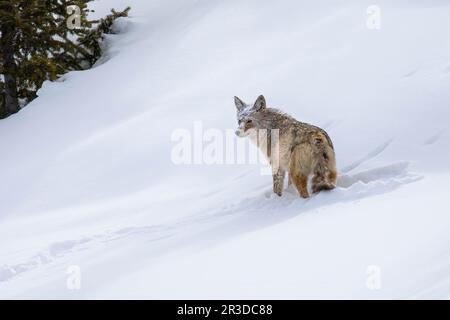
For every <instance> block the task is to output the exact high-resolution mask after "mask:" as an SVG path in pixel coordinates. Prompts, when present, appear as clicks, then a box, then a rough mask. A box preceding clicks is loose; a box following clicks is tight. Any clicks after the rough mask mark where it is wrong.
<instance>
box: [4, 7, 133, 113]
mask: <svg viewBox="0 0 450 320" xmlns="http://www.w3.org/2000/svg"><path fill="white" fill-rule="evenodd" d="M91 1H93V0H0V119H1V118H5V117H7V116H9V115H11V114H13V113H16V112H18V111H19V110H20V108H21V107H22V106H24V105H26V104H27V103H28V102H30V101H31V100H33V99H34V98H36V92H37V90H38V89H39V88H40V87H41V86H42V83H43V82H44V81H45V80H56V79H57V78H58V77H59V76H61V75H62V74H64V73H66V72H68V71H72V70H83V69H87V68H90V67H92V65H93V64H94V63H95V62H96V61H97V59H98V58H99V57H100V56H101V54H102V50H101V40H102V39H103V35H104V34H106V33H111V27H112V25H113V23H114V21H115V19H117V18H119V17H126V16H127V15H128V11H129V10H130V8H126V9H125V10H124V11H121V12H116V11H114V10H111V14H110V15H108V16H106V17H105V18H104V19H100V20H93V21H89V20H88V17H87V16H88V13H89V9H88V6H87V4H88V3H89V2H91Z"/></svg>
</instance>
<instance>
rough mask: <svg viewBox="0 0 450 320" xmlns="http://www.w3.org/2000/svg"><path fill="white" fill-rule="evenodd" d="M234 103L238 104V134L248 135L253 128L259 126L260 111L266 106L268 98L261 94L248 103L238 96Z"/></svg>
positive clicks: (239, 135) (240, 135) (241, 135)
mask: <svg viewBox="0 0 450 320" xmlns="http://www.w3.org/2000/svg"><path fill="white" fill-rule="evenodd" d="M234 104H235V105H236V111H237V121H238V129H237V130H236V135H237V136H238V137H246V136H248V135H249V134H250V132H251V131H252V129H257V128H258V122H259V118H260V117H258V115H259V112H260V111H261V110H263V109H265V108H266V99H264V96H262V95H261V96H259V97H258V99H256V102H255V103H254V104H253V105H251V104H246V103H245V102H243V101H242V100H241V99H239V98H238V97H234Z"/></svg>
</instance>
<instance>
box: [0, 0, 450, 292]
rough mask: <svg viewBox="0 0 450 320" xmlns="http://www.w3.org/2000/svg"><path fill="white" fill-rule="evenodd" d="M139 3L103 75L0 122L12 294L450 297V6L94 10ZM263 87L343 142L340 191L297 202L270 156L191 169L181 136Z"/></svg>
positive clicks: (218, 119)
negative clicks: (267, 169)
mask: <svg viewBox="0 0 450 320" xmlns="http://www.w3.org/2000/svg"><path fill="white" fill-rule="evenodd" d="M127 5H130V6H131V7H132V11H131V13H130V18H128V19H122V20H121V21H118V23H117V24H116V29H117V31H120V32H119V33H118V34H117V35H110V36H108V37H107V39H106V41H105V45H106V53H105V56H104V57H103V58H102V59H101V61H99V63H98V65H97V66H96V67H95V68H93V69H91V70H87V71H83V72H71V73H69V74H67V75H65V76H64V77H63V78H62V79H60V80H59V81H58V82H53V83H50V82H47V83H45V85H44V86H43V88H42V89H41V90H40V91H39V98H37V99H36V100H35V101H33V102H32V103H31V104H29V105H28V106H27V107H26V108H25V109H24V110H22V111H21V112H20V113H18V114H16V115H14V116H12V117H10V118H8V119H6V120H2V121H1V122H0V150H1V157H0V181H1V184H0V297H1V298H8V299H10V298H39V299H44V298H64V299H75V298H94V299H97V298H152V299H160V298H181V299H187V298H203V299H212V298H235V299H237V298H253V299H262V298H271V299H281V298H287V299H297V298H332V299H334V298H363V299H366V298H374V299H378V298H406V299H409V298H450V232H449V228H450V210H449V209H450V201H449V187H448V183H449V178H450V172H449V169H450V166H449V164H450V150H449V147H450V145H449V139H450V131H449V120H450V88H449V87H450V36H449V32H450V3H449V2H448V1H445V0H434V1H419V0H416V1H387V0H378V1H376V2H374V1H360V0H358V1H356V0H354V1H325V0H319V1H297V0H285V1H261V0H239V1H238V0H229V1H218V0H211V1H210V0H208V1H207V0H197V1H195V0H183V1H181V0H178V1H174V0H172V1H163V0H157V1H155V0H152V1H149V0H114V1H112V0H103V1H97V2H96V3H95V5H94V6H93V8H94V9H95V10H96V12H95V14H94V16H103V15H105V14H106V13H108V11H109V9H110V8H111V7H115V8H117V9H123V8H124V7H125V6H127ZM370 5H377V6H378V7H379V8H380V9H381V29H379V30H377V29H375V30H374V29H370V28H368V27H367V19H368V14H367V8H368V7H369V6H370ZM259 94H264V95H265V97H266V99H267V102H268V104H269V106H273V107H278V108H280V109H282V110H283V111H286V112H288V113H290V114H291V115H293V116H294V117H296V118H297V119H299V120H301V121H304V122H309V123H313V124H316V125H319V126H322V127H323V128H325V129H326V130H327V131H328V133H329V134H330V136H331V137H332V139H333V142H334V144H335V149H336V154H337V162H338V169H339V179H338V188H336V189H335V190H333V191H332V192H328V193H321V194H319V195H316V196H313V197H312V198H310V199H308V200H304V199H301V198H299V197H298V195H297V194H296V192H295V191H294V189H292V188H290V189H288V190H287V191H286V192H285V194H284V195H283V197H282V198H278V197H277V196H275V195H274V194H272V191H271V189H272V182H271V177H270V176H267V175H261V174H260V166H258V165H251V164H247V165H238V164H236V165H214V164H213V165H176V164H174V163H173V161H172V159H171V150H172V148H173V147H174V144H175V143H174V142H173V141H171V135H172V133H173V132H174V130H176V129H187V130H189V131H193V124H194V122H195V121H201V122H202V125H203V127H204V129H205V130H206V129H209V128H215V129H219V130H221V131H223V132H225V130H227V129H233V128H235V126H236V120H235V107H234V103H233V96H235V95H237V96H239V97H241V98H242V99H243V100H244V101H247V102H253V101H254V99H256V97H257V96H258V95H259ZM233 139H237V138H233ZM206 144H207V143H205V145H206ZM70 266H77V267H79V270H80V272H81V288H80V289H79V290H70V289H69V288H68V287H67V281H68V278H69V277H70V274H68V273H67V271H68V268H69V267H70ZM70 270H71V269H69V271H70ZM374 276H375V278H374ZM374 279H375V282H373V280H374ZM373 283H375V284H376V285H373ZM69 287H70V286H69Z"/></svg>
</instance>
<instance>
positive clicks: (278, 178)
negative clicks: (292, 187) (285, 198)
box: [273, 169, 286, 197]
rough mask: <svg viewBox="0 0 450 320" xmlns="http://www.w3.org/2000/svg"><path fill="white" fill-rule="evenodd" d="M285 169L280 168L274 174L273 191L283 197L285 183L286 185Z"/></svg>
mask: <svg viewBox="0 0 450 320" xmlns="http://www.w3.org/2000/svg"><path fill="white" fill-rule="evenodd" d="M285 173H286V172H285V171H284V170H281V169H278V171H277V172H276V173H274V174H273V192H275V193H276V194H277V195H279V196H280V197H281V195H282V194H283V185H284V175H285Z"/></svg>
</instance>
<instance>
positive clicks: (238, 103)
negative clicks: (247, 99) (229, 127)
mask: <svg viewBox="0 0 450 320" xmlns="http://www.w3.org/2000/svg"><path fill="white" fill-rule="evenodd" d="M234 104H235V105H236V108H237V109H238V111H241V110H242V109H244V108H245V103H244V102H243V101H242V100H241V99H239V98H238V97H234Z"/></svg>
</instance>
